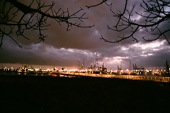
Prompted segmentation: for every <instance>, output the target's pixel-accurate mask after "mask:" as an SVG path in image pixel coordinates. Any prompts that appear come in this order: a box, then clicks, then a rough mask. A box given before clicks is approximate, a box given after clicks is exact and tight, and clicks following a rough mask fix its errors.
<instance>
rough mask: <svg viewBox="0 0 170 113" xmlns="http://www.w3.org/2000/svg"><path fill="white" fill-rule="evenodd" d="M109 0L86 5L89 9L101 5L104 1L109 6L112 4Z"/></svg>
mask: <svg viewBox="0 0 170 113" xmlns="http://www.w3.org/2000/svg"><path fill="white" fill-rule="evenodd" d="M107 1H108V0H102V1H101V2H100V3H97V4H94V5H90V6H86V7H87V8H88V9H89V8H92V7H97V6H99V5H101V4H103V3H105V4H106V5H107V6H111V5H112V3H111V4H108V3H107Z"/></svg>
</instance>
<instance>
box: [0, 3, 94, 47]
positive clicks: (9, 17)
mask: <svg viewBox="0 0 170 113" xmlns="http://www.w3.org/2000/svg"><path fill="white" fill-rule="evenodd" d="M0 3H2V4H3V7H2V8H1V10H0V25H1V27H0V39H1V41H0V47H1V46H2V43H3V39H4V36H7V37H9V38H11V39H12V40H13V41H14V42H16V44H17V45H19V44H18V42H17V40H15V39H14V37H13V35H14V34H16V35H17V36H21V37H23V38H25V39H28V40H29V38H28V37H27V36H26V35H25V32H26V31H38V33H39V41H38V42H40V41H44V40H45V37H47V36H46V35H45V34H43V30H46V29H48V28H47V27H48V26H50V24H48V23H47V21H48V19H52V20H55V21H56V22H57V23H58V24H60V25H61V23H65V24H66V25H67V28H66V30H70V28H71V27H73V26H75V27H79V28H91V27H93V26H94V25H90V26H86V25H82V22H83V20H85V19H88V18H87V17H85V15H86V13H82V11H83V9H82V8H80V9H79V10H77V11H76V12H74V13H70V12H69V9H67V10H66V11H64V10H62V9H61V8H59V9H58V10H56V9H54V5H55V3H54V2H52V4H50V5H47V4H45V3H41V0H32V1H31V3H30V4H28V5H25V4H23V3H21V2H19V1H18V0H2V1H0ZM33 4H34V8H33ZM35 4H36V6H35ZM77 15H79V16H77ZM72 20H73V21H76V23H75V22H73V21H72ZM11 26H12V28H11ZM4 28H5V29H8V30H9V31H11V33H9V32H7V30H4ZM14 28H15V29H14ZM19 46H20V45H19Z"/></svg>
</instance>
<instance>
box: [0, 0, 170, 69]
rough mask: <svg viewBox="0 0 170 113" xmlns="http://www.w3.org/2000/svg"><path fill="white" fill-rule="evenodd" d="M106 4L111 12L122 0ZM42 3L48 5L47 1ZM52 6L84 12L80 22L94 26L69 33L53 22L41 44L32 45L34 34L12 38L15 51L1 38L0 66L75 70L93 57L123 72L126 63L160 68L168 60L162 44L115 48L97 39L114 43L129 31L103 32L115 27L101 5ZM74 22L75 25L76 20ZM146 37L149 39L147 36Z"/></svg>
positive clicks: (74, 0)
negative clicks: (15, 65) (26, 37)
mask: <svg viewBox="0 0 170 113" xmlns="http://www.w3.org/2000/svg"><path fill="white" fill-rule="evenodd" d="M27 2H28V1H27ZM109 2H110V3H111V2H112V3H113V5H112V9H113V10H114V11H119V10H122V9H123V6H124V0H119V1H118V0H109ZM24 3H25V2H24ZM46 3H51V2H49V1H47V2H46ZM55 3H56V5H55V7H56V10H57V9H58V8H62V9H63V10H66V9H67V8H68V9H69V10H70V11H71V12H75V11H77V10H78V9H79V8H80V7H82V8H83V9H84V11H82V13H84V12H86V16H87V17H88V19H87V20H84V22H83V25H93V24H95V26H94V27H93V28H90V29H84V28H75V27H73V28H71V30H70V31H66V25H65V24H61V25H59V24H58V23H56V22H55V21H53V20H49V21H48V23H49V24H51V26H50V27H48V30H46V31H43V32H44V33H45V34H47V35H48V37H47V38H46V39H45V42H42V43H38V44H33V43H34V42H36V41H38V35H37V31H31V32H27V33H26V35H27V36H28V37H29V38H30V40H26V39H23V38H21V37H15V38H16V39H17V40H18V42H19V43H20V44H21V45H23V48H19V47H17V45H16V44H15V43H14V42H12V40H10V39H9V38H7V37H5V38H6V39H5V43H4V46H3V49H1V50H0V62H2V63H21V64H23V63H24V64H38V65H56V66H66V67H76V66H77V65H78V62H81V63H82V62H83V60H84V61H85V66H86V67H89V66H90V64H91V63H94V62H95V59H96V55H95V54H96V53H97V54H98V60H99V63H100V64H102V63H103V62H105V65H106V66H107V67H114V68H116V67H117V65H119V64H120V62H123V64H124V68H128V66H129V60H131V61H132V63H136V64H137V65H138V66H144V67H154V66H155V65H156V64H155V62H158V64H159V63H160V65H163V63H162V62H164V61H165V59H167V60H168V58H169V52H170V51H169V50H170V48H169V46H168V45H167V43H166V42H165V41H162V40H160V42H159V41H156V42H152V43H134V42H132V40H131V39H129V40H126V41H123V42H121V43H119V44H118V43H116V44H110V43H106V42H104V41H103V40H101V39H100V37H101V35H103V36H104V37H105V38H107V39H110V40H115V39H117V38H118V37H117V36H120V35H121V34H123V33H125V34H127V33H129V31H128V30H127V31H125V32H123V33H122V32H120V33H117V32H113V31H111V30H108V29H107V25H109V26H112V25H115V23H116V19H115V18H113V17H112V14H111V12H110V9H109V8H110V7H108V6H106V5H105V4H103V5H101V6H99V7H94V8H91V9H87V8H86V7H85V6H86V5H91V4H95V3H98V0H93V1H87V0H81V1H79V0H63V1H58V0H55ZM132 4H137V5H138V4H139V1H138V0H130V1H129V5H132ZM128 8H131V7H128ZM135 8H136V9H135V11H139V12H140V11H142V9H141V8H140V7H135ZM134 19H135V17H134ZM142 19H143V18H139V20H140V21H141V22H142V21H143V20H142ZM74 21H75V22H78V20H74ZM142 35H143V33H142V32H139V33H138V34H137V37H141V36H142ZM148 36H150V37H151V35H148ZM161 56H163V57H164V58H163V57H161ZM113 65H114V66H113Z"/></svg>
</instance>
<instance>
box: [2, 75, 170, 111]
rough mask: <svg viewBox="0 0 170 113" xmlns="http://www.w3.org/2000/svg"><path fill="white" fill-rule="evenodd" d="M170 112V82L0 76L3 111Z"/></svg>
mask: <svg viewBox="0 0 170 113" xmlns="http://www.w3.org/2000/svg"><path fill="white" fill-rule="evenodd" d="M5 112H9V113H66V112H67V113H75V112H76V113H99V112H100V113H108V112H109V113H122V112H123V113H139V112H140V113H170V84H169V83H156V82H147V81H130V80H120V79H101V78H55V77H33V76H7V75H6V76H0V113H5Z"/></svg>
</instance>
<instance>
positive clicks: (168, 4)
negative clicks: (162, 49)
mask: <svg viewBox="0 0 170 113" xmlns="http://www.w3.org/2000/svg"><path fill="white" fill-rule="evenodd" d="M137 2H140V4H139V6H136V4H134V5H133V4H128V3H129V0H125V3H124V4H125V5H124V8H123V10H122V11H119V12H115V11H114V10H112V7H110V10H111V13H112V14H113V18H116V19H117V22H116V24H115V25H113V26H110V25H107V28H108V29H109V30H113V31H116V32H121V34H122V33H123V32H124V31H127V30H128V31H129V32H128V33H126V34H124V35H122V36H118V37H119V39H118V40H115V41H112V40H108V39H106V38H104V37H103V36H101V39H103V40H104V41H106V42H110V43H118V42H121V41H123V40H126V39H130V38H131V39H133V40H134V41H136V42H138V41H139V37H136V36H135V35H136V34H137V33H139V32H141V33H142V34H143V36H142V37H140V38H142V39H143V40H144V41H149V42H150V41H154V40H158V39H161V38H164V39H165V40H166V41H167V42H168V43H169V44H170V41H169V39H168V36H167V35H168V33H169V31H170V27H169V25H170V1H169V0H142V1H137ZM129 5H130V6H129ZM129 7H130V8H129ZM136 7H137V8H139V7H140V8H141V9H142V10H143V11H142V12H141V13H140V12H138V11H137V10H136V9H135V8H136ZM134 17H139V18H140V19H139V20H138V19H134ZM163 25H164V27H163ZM147 33H150V34H152V35H153V36H154V38H148V37H146V36H145V35H144V34H147Z"/></svg>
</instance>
